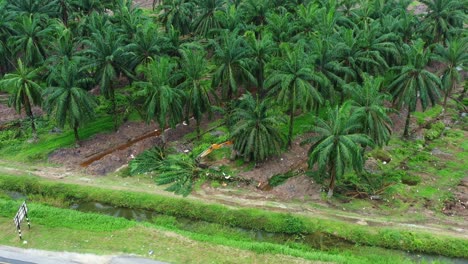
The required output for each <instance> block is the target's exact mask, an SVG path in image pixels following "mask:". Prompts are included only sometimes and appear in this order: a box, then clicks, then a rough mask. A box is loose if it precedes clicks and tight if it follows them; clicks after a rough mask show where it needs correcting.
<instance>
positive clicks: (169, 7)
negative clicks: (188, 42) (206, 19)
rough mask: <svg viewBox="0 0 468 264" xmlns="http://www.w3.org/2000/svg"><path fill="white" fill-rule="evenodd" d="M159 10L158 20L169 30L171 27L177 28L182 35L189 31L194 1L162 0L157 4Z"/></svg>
mask: <svg viewBox="0 0 468 264" xmlns="http://www.w3.org/2000/svg"><path fill="white" fill-rule="evenodd" d="M157 9H158V10H160V11H161V15H160V16H159V20H160V21H161V23H163V25H165V27H166V31H169V30H170V28H171V27H173V28H175V29H176V30H178V31H179V32H180V33H181V34H182V35H185V34H188V33H189V32H190V25H191V23H192V15H193V13H194V9H195V3H194V1H191V0H163V3H162V5H160V6H158V8H157Z"/></svg>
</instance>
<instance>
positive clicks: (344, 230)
mask: <svg viewBox="0 0 468 264" xmlns="http://www.w3.org/2000/svg"><path fill="white" fill-rule="evenodd" d="M0 189H4V190H11V191H19V192H22V193H27V194H28V195H30V194H42V195H43V196H52V197H59V198H64V200H66V201H74V202H84V201H97V202H101V203H106V204H110V205H113V206H117V207H127V208H136V209H145V210H151V211H154V212H157V213H160V214H164V215H169V216H173V217H182V218H188V219H192V220H194V221H206V222H209V223H215V224H220V225H226V226H231V227H239V228H245V229H249V230H250V229H252V230H264V231H266V232H272V233H286V234H313V233H315V232H317V231H320V232H323V233H324V234H328V235H331V236H333V237H335V238H336V239H342V240H346V241H349V242H350V243H352V244H357V245H372V246H379V247H384V248H393V249H404V250H408V251H416V252H425V253H430V254H440V255H445V256H458V257H467V256H468V255H466V254H467V252H468V250H467V249H468V241H466V240H463V239H460V238H455V237H448V236H441V235H438V236H433V235H431V234H429V233H426V232H420V231H414V230H411V231H410V230H400V229H398V228H391V227H368V226H366V227H362V226H359V225H356V224H350V223H345V222H341V221H338V220H330V219H321V218H316V217H306V216H302V215H295V214H286V213H278V212H271V211H266V210H261V209H253V208H249V209H246V208H242V209H239V208H232V207H226V206H222V205H216V204H205V203H201V202H199V201H194V200H189V199H183V198H173V197H166V196H160V195H155V194H147V193H136V192H129V191H119V190H109V189H102V188H96V187H91V186H80V185H73V184H62V183H57V182H51V181H46V180H40V179H35V178H32V177H20V176H1V177H0Z"/></svg>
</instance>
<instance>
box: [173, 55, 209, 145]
mask: <svg viewBox="0 0 468 264" xmlns="http://www.w3.org/2000/svg"><path fill="white" fill-rule="evenodd" d="M180 54H181V65H180V66H181V67H180V68H181V69H180V72H179V73H178V77H179V78H180V79H181V81H182V82H181V83H180V84H179V86H178V88H180V89H182V90H184V91H185V93H186V94H187V97H186V103H185V118H186V120H188V119H189V117H190V115H193V118H194V119H195V122H196V123H197V124H196V131H197V136H198V137H200V121H201V119H202V117H203V114H205V113H208V114H209V115H210V116H211V114H212V106H213V105H214V99H215V98H216V94H215V93H214V92H213V90H212V88H211V85H210V78H211V76H210V71H209V68H208V62H207V61H206V59H205V52H204V51H203V49H201V48H184V49H181V50H180Z"/></svg>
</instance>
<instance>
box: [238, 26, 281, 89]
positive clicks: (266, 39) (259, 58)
mask: <svg viewBox="0 0 468 264" xmlns="http://www.w3.org/2000/svg"><path fill="white" fill-rule="evenodd" d="M245 36H246V42H247V44H248V47H249V54H250V56H249V57H250V59H251V60H252V61H253V63H254V64H255V68H254V74H255V77H256V80H257V86H258V91H259V92H260V94H261V95H262V96H263V95H265V94H266V91H265V89H264V82H265V67H266V65H267V64H268V63H269V62H270V60H271V58H272V57H273V56H274V55H275V53H276V50H277V46H276V44H275V43H274V42H273V40H272V37H271V35H270V34H262V37H261V38H260V39H258V38H256V37H255V33H254V32H252V31H248V32H246V33H245Z"/></svg>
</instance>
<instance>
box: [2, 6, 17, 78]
mask: <svg viewBox="0 0 468 264" xmlns="http://www.w3.org/2000/svg"><path fill="white" fill-rule="evenodd" d="M13 21H14V15H13V14H12V13H11V12H7V11H6V8H5V3H4V2H3V3H0V75H3V74H4V73H5V72H8V70H9V69H10V68H11V66H12V64H13V63H12V62H11V58H12V57H13V56H12V54H11V50H10V49H9V47H8V45H7V43H8V39H9V38H10V37H11V34H12V33H13V30H12V22H13Z"/></svg>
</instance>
